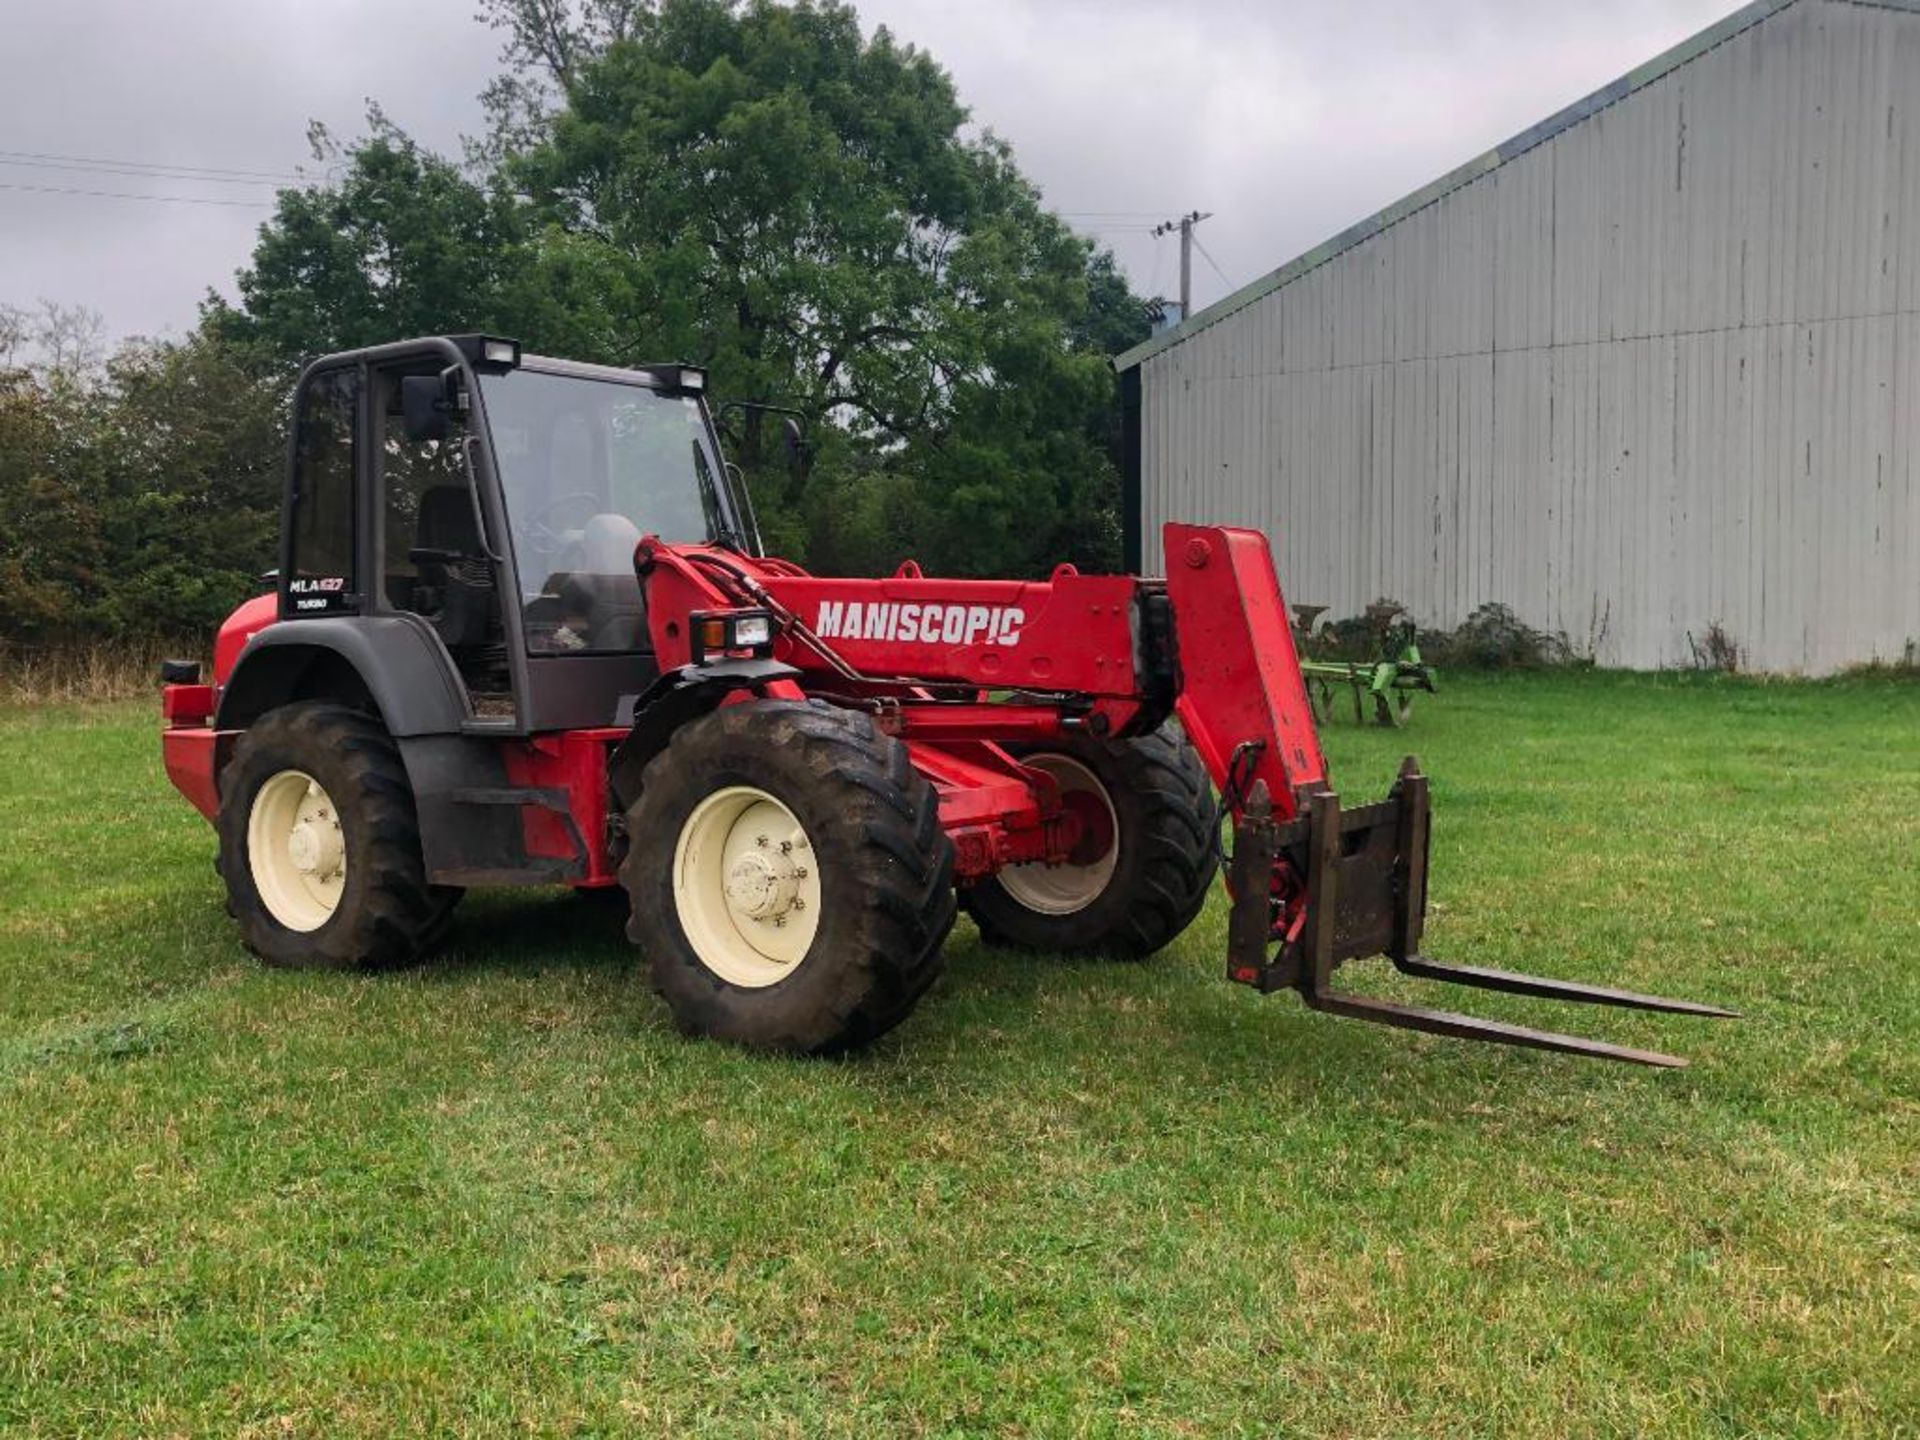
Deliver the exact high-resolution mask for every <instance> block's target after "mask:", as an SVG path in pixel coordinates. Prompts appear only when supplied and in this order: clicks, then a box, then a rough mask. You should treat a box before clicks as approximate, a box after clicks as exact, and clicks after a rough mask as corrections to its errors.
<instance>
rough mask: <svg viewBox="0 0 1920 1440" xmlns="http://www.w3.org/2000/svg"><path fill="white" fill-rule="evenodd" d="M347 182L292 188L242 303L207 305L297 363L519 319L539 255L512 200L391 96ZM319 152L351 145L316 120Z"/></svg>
mask: <svg viewBox="0 0 1920 1440" xmlns="http://www.w3.org/2000/svg"><path fill="white" fill-rule="evenodd" d="M368 121H369V133H368V134H367V136H366V137H365V138H364V139H362V140H361V141H360V142H358V143H357V144H356V145H354V146H353V147H352V149H351V151H350V153H349V154H348V155H347V156H346V159H347V164H346V165H345V168H344V172H343V174H342V176H341V178H340V180H339V181H338V183H336V184H333V185H326V186H316V187H313V188H309V189H288V190H282V191H281V192H280V193H279V196H278V197H277V199H276V203H275V208H274V214H273V217H272V219H270V220H269V221H268V222H267V224H265V225H263V226H262V227H261V230H260V236H259V239H258V241H257V242H256V244H255V246H254V251H253V257H252V261H251V263H250V264H249V266H248V267H247V269H245V270H243V271H242V272H241V274H240V277H239V290H240V300H241V305H240V308H239V309H238V310H237V311H236V310H233V309H231V308H230V307H228V306H226V305H225V304H224V303H223V302H222V301H220V300H219V299H218V298H217V297H210V298H209V301H208V305H207V312H208V314H209V316H210V318H211V320H212V322H213V324H214V325H215V327H216V328H217V329H218V330H219V331H220V332H221V333H222V334H223V335H225V336H227V337H228V338H231V339H236V340H240V341H243V342H245V343H247V344H249V345H253V346H257V347H259V348H260V350H261V352H262V353H263V354H265V355H267V356H269V357H271V358H272V359H273V360H275V361H277V362H278V363H279V364H281V365H282V366H283V367H291V366H292V365H294V364H295V363H297V362H298V361H300V360H302V359H305V358H309V357H311V356H314V355H320V354H326V353H328V352H330V351H334V350H343V349H350V348H353V347H356V346H361V345H374V344H380V343H382V342H384V341H388V340H395V339H401V338H404V337H406V336H409V335H417V334H422V333H430V332H433V331H478V330H500V329H511V328H513V327H512V323H511V322H512V321H513V320H514V319H515V318H516V314H515V311H514V307H513V304H512V302H511V300H510V299H509V298H508V297H509V295H510V293H511V291H512V289H513V286H514V277H515V275H516V274H517V268H518V266H519V265H520V263H521V262H522V261H523V259H524V258H525V256H526V253H527V252H526V249H525V247H524V246H523V244H522V243H521V236H520V233H519V231H518V228H517V221H518V217H519V211H518V209H517V208H516V206H515V205H514V204H513V203H511V201H510V200H509V199H508V198H506V197H504V196H501V195H497V194H493V193H490V192H489V191H488V190H486V189H484V188H483V187H481V186H480V185H478V184H475V183H474V182H472V181H471V180H469V179H468V178H466V177H465V176H464V175H463V174H462V173H461V171H460V168H459V167H458V166H457V165H455V164H453V163H452V162H451V161H448V160H445V159H443V158H441V157H439V156H436V155H433V154H431V153H429V152H428V151H426V150H424V149H422V148H421V147H420V146H419V145H418V144H416V143H415V142H414V141H413V140H412V139H410V138H409V137H408V136H407V135H405V134H403V133H402V132H401V131H400V130H399V129H398V128H397V127H396V126H394V125H393V124H392V123H391V122H390V121H389V120H387V118H386V117H385V115H383V114H382V113H381V112H380V110H379V109H378V107H375V108H374V109H373V110H372V112H371V113H370V115H369V117H368ZM312 138H313V146H314V156H315V159H316V160H330V159H334V158H338V156H339V154H340V149H339V147H338V146H337V144H336V142H335V141H334V140H333V139H332V137H331V136H329V135H328V134H327V132H326V131H325V130H324V129H323V128H321V127H318V126H316V127H315V129H314V131H313V137H312Z"/></svg>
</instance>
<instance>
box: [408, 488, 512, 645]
mask: <svg viewBox="0 0 1920 1440" xmlns="http://www.w3.org/2000/svg"><path fill="white" fill-rule="evenodd" d="M413 544H414V548H413V549H412V551H411V552H410V553H409V556H408V558H409V559H411V560H412V561H413V562H414V564H415V565H416V566H417V567H418V569H419V576H420V578H419V582H418V583H417V584H416V585H415V587H414V604H413V609H414V610H415V611H416V612H417V613H419V614H420V615H421V616H422V617H424V618H425V619H426V620H427V621H428V623H430V624H431V625H432V626H433V628H434V629H435V630H436V631H437V632H439V635H440V638H441V640H442V641H444V642H445V643H446V646H447V648H448V649H449V650H456V649H460V648H463V647H471V646H475V645H484V644H485V643H486V642H487V639H488V632H489V630H490V629H491V628H492V623H493V619H494V613H495V612H494V607H495V604H496V602H497V595H496V593H495V592H496V587H495V585H494V579H493V564H492V562H491V561H489V560H488V559H487V556H486V551H485V549H484V548H483V547H482V546H481V544H480V528H479V526H478V524H477V523H476V522H475V520H474V516H473V496H472V495H471V494H470V493H469V492H468V490H467V487H466V486H464V485H434V486H430V487H429V488H427V489H426V490H423V491H422V492H421V493H420V515H419V519H418V521H417V522H416V524H415V529H414V542H413Z"/></svg>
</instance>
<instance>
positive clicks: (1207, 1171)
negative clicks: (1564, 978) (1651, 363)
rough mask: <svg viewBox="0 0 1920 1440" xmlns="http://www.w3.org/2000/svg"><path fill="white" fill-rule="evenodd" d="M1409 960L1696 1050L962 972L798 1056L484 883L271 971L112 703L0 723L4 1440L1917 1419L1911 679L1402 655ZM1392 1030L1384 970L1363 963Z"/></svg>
mask: <svg viewBox="0 0 1920 1440" xmlns="http://www.w3.org/2000/svg"><path fill="white" fill-rule="evenodd" d="M1327 741H1328V748H1329V750H1330V752H1331V758H1332V760H1333V763H1334V766H1335V774H1336V777H1337V778H1338V779H1339V780H1341V781H1342V783H1343V786H1344V789H1345V791H1346V793H1347V794H1348V795H1349V796H1350V797H1354V798H1360V797H1371V796H1372V795H1374V794H1377V793H1378V792H1379V791H1381V790H1382V789H1383V788H1384V786H1385V785H1386V783H1387V781H1388V779H1389V778H1390V776H1391V774H1392V771H1393V768H1394V765H1395V763H1396V762H1397V760H1398V758H1399V749H1400V747H1401V746H1402V744H1403V743H1405V744H1410V745H1412V746H1414V747H1415V748H1417V749H1418V750H1419V752H1420V754H1421V757H1422V760H1423V761H1424V762H1425V763H1426V765H1427V766H1428V768H1429V769H1430V770H1431V772H1432V773H1433V774H1434V776H1435V781H1434V797H1435V805H1436V813H1437V821H1436V826H1437V828H1436V832H1435V851H1434V863H1435V867H1436V871H1435V882H1434V884H1435V899H1436V900H1437V902H1438V913H1437V914H1436V916H1435V917H1434V920H1433V923H1432V925H1431V927H1430V929H1429V941H1430V948H1431V949H1432V950H1433V951H1434V953H1436V954H1438V955H1440V956H1442V957H1444V958H1450V959H1454V960H1460V961H1476V962H1484V963H1490V964H1496V965H1499V964H1512V965H1520V966H1524V967H1526V968H1536V969H1540V970H1544V971H1548V972H1551V973H1557V974H1564V975H1569V976H1574V977H1578V978H1584V979H1593V980H1598V981H1602V982H1604V983H1614V984H1620V985H1626V986H1630V987H1634V988H1642V989H1653V990H1659V991H1663V992H1667V993H1671V994H1677V995H1687V996H1693V997H1697V998H1702V999H1712V1000H1718V1001H1721V1002H1724V1003H1727V1004H1731V1005H1733V1006H1735V1007H1737V1008H1739V1009H1741V1010H1743V1011H1745V1012H1746V1014H1747V1016H1748V1018H1746V1019H1745V1020H1742V1021H1738V1022H1711V1021H1700V1020H1684V1019H1678V1018H1660V1017H1643V1016H1635V1015H1630V1014H1623V1013H1618V1012H1606V1011H1591V1010H1578V1009H1575V1008H1574V1007H1559V1006H1550V1005H1545V1004H1540V1003H1533V1002H1527V1001H1523V1000H1503V999H1501V998H1500V997H1494V996H1484V997H1482V996H1475V995H1471V994H1467V993H1465V992H1453V993H1452V994H1448V995H1442V996H1439V997H1435V998H1437V999H1439V1000H1440V1001H1441V1002H1442V1003H1448V1004H1459V1005H1462V1006H1463V1007H1465V1008H1473V1009H1476V1010H1478V1011H1480V1012H1481V1013H1486V1014H1490V1015H1497V1016H1501V1017H1504V1018H1511V1019H1522V1020H1525V1019H1533V1020H1536V1021H1537V1022H1538V1023H1545V1024H1560V1025H1566V1026H1570V1027H1572V1028H1576V1029H1581V1030H1584V1031H1586V1032H1587V1033H1592V1034H1597V1035H1601V1036H1604V1037H1608V1038H1614V1039H1618V1040H1621V1041H1624V1042H1626V1043H1631V1044H1639V1045H1649V1046H1653V1047H1655V1048H1672V1049H1678V1050H1680V1051H1681V1052H1682V1053H1686V1054H1689V1055H1691V1056H1692V1057H1693V1058H1694V1062H1695V1063H1694V1067H1693V1068H1692V1069H1690V1070H1686V1071H1681V1072H1672V1073H1660V1072H1653V1071H1643V1070H1636V1069H1628V1068H1625V1067H1619V1066H1607V1065H1601V1064H1598V1063H1595V1062H1580V1061H1574V1060H1569V1059H1564V1058H1555V1057H1550V1056H1542V1055H1537V1054H1532V1053H1527V1052H1520V1051H1510V1050H1499V1049H1494V1048H1491V1047H1484V1046H1469V1045H1465V1044H1461V1043H1457V1042H1450V1041H1444V1040H1437V1039H1430V1038H1427V1037H1421V1036H1413V1035H1408V1034H1405V1033H1401V1032H1396V1031H1388V1030H1383V1029H1379V1028H1375V1027H1370V1026H1363V1025H1360V1024H1356V1023H1353V1022H1345V1021H1339V1020H1334V1019H1329V1018H1326V1017H1321V1016H1316V1015H1313V1014H1310V1013H1308V1012H1306V1011H1305V1010H1304V1009H1302V1008H1301V1007H1300V1006H1299V1005H1298V1004H1297V1003H1295V1002H1294V1001H1292V1000H1291V999H1290V998H1288V997H1273V998H1268V999H1262V998H1261V997H1259V996H1257V995H1254V994H1252V993H1251V992H1249V991H1246V990H1243V989H1240V988H1238V987H1233V986H1229V985H1227V984H1225V983H1224V982H1223V981H1222V980H1221V979H1220V978H1219V972H1220V969H1221V965H1222V957H1223V949H1222V947H1223V944H1224V928H1225V915H1224V910H1223V908H1222V907H1221V905H1220V903H1219V901H1218V900H1217V899H1216V901H1215V902H1214V903H1213V904H1212V905H1211V906H1210V908H1209V910H1208V911H1207V912H1206V914H1205V915H1204V916H1203V918H1202V920H1201V921H1200V923H1199V924H1197V925H1196V926H1195V927H1194V928H1193V930H1192V931H1190V932H1189V933H1188V934H1187V936H1186V937H1184V939H1183V940H1182V941H1181V942H1180V943H1179V944H1178V945H1177V946H1175V947H1174V948H1173V949H1172V950H1171V951H1169V952H1168V953H1166V954H1164V955H1162V956H1161V957H1159V958H1158V959H1157V960H1155V961H1153V962H1150V963H1147V964H1144V965H1112V964H1101V963H1094V962H1065V961H1060V960H1049V959H1046V958H1041V957H1020V956H1013V955H1005V954H998V953H990V952H988V951H985V950H983V949H982V948H981V947H980V946H979V945H978V943H977V941H976V940H975V938H974V936H973V932H972V931H971V929H969V928H968V927H967V926H966V924H965V923H964V922H963V923H962V925H961V927H960V928H959V930H958V931H956V933H955V935H954V938H953V940H952V942H951V944H950V947H949V956H950V968H949V973H948V977H947V979H946V980H945V981H944V982H943V983H942V984H941V986H940V987H938V988H937V989H936V990H935V991H934V992H933V994H932V995H931V996H930V997H929V998H928V1000H927V1002H926V1003H924V1004H923V1005H922V1007H921V1009H920V1011H919V1013H918V1014H917V1015H916V1016H915V1017H914V1018H913V1019H912V1020H911V1021H910V1022H909V1023H908V1024H907V1025H906V1026H905V1027H903V1029H901V1030H900V1031H898V1032H896V1034H895V1035H894V1036H893V1037H891V1038H890V1039H889V1040H888V1041H886V1042H884V1043H883V1044H882V1045H881V1046H880V1047H879V1048H878V1049H877V1050H875V1051H874V1052H872V1053H870V1054H867V1055H865V1056H862V1057H859V1058H857V1059H855V1060H852V1061H849V1062H841V1063H805V1062H794V1061H786V1060H773V1059H761V1058H754V1057H750V1056H747V1055H743V1054H738V1053H734V1052H732V1051H729V1050H725V1049H721V1048H718V1047H716V1046H712V1045H702V1044H692V1043H688V1042H685V1041H682V1040H680V1039H678V1038H676V1037H675V1036H674V1035H673V1034H672V1033H671V1032H670V1030H669V1029H668V1027H667V1025H666V1022H665V1017H664V1014H663V1011H662V1010H661V1008H660V1007H659V1005H658V1004H657V1002H656V1001H655V1000H654V999H653V998H652V996H651V995H650V994H649V992H648V990H647V988H646V986H645V984H644V982H643V979H642V976H641V972H640V970H639V968H638V966H637V965H636V963H635V960H634V957H633V955H632V954H631V952H630V951H629V950H628V948H627V946H626V945H625V943H624V941H623V940H622V939H621V936H620V923H619V919H618V918H617V917H616V916H615V915H614V914H613V913H612V911H611V910H609V909H608V908H607V907H605V906H602V905H596V904H594V903H591V902H586V901H581V900H578V899H575V898H573V897H570V896H553V897H548V896H520V897H516V896H483V897H478V898H475V899H470V900H469V901H468V903H467V904H466V906H464V907H463V909H462V911H461V918H460V920H459V923H458V924H457V926H456V928H455V930H454V933H453V937H452V940H451V942H450V945H449V949H448V950H447V952H446V953H444V954H443V955H442V956H440V957H439V958H438V959H437V960H436V961H434V962H433V963H431V964H429V965H427V966H425V967H423V968H421V969H418V970H416V971H413V972H410V973H403V974H400V975H395V976H385V977H374V978H360V977H341V976H314V975H289V974H277V973H271V972H266V971H263V970H262V969H260V968H259V967H258V966H257V965H256V964H255V963H254V962H252V961H251V960H250V959H249V958H248V957H247V956H246V955H245V954H244V953H243V952H242V951H241V949H240V946H239V943H238V941H237V939H236V937H235V933H234V930H233V928H232V926H231V925H230V923H229V922H228V921H227V919H226V917H225V915H224V913H223V911H222V902H221V894H220V891H219V889H218V886H217V883H216V881H215V877H214V875H213V872H212V869H211V866H210V863H209V862H210V857H211V855H212V853H213V841H212V835H211V832H210V831H209V830H208V828H207V827H206V826H205V824H204V823H203V822H202V821H201V820H200V819H199V818H198V817H197V816H196V815H194V814H193V813H192V811H191V810H190V809H189V808H188V807H187V806H186V805H185V804H184V803H183V802H181V801H180V800H179V799H178V798H177V797H175V796H174V795H173V793H172V792H171V791H170V790H169V789H168V787H167V785H166V782H165V779H164V777H163V776H162V774H161V771H160V767H159V763H158V745H157V741H156V738H155V735H154V733H153V726H152V724H151V721H150V716H149V713H148V710H147V707H144V706H141V707H130V706H125V705H119V706H101V707H93V708H57V709H41V710H32V709H18V708H16V709H11V710H0V1432H6V1433H11V1434H20V1435H26V1436H38V1435H89V1436H105V1435H121V1434H126V1435H134V1434H140V1435H173V1434H220V1435H258V1436H283V1435H309V1436H328V1437H331V1436H362V1435H365V1436H373V1435H394V1434H413V1433H421V1432H426V1431H435V1432H444V1433H457V1434H475V1435H495V1434H497V1435H517V1434H525V1433H541V1434H545V1433H558V1434H579V1435H590V1434H692V1433H700V1434H714V1435H741V1436H748V1435H787V1434H793V1435H816V1434H819V1435H849V1436H879V1435H909V1436H919V1435H928V1436H935V1435H1082V1434H1086V1435H1103V1434H1124V1435H1137V1434H1168V1435H1194V1436H1216V1435H1276V1434H1302V1435H1429V1434H1431V1435H1479V1434H1522V1435H1568V1434H1619V1435H1648V1434H1676V1435H1726V1436H1734V1435H1780V1434H1804V1435H1815V1434H1818V1435H1826V1434H1871V1435H1894V1434H1903V1433H1904V1434H1908V1435H1912V1434H1915V1433H1920V1430H1917V1427H1920V1328H1917V1327H1920V685H1915V684H1914V683H1913V682H1911V681H1907V682H1898V681H1890V680H1863V681H1851V682H1840V683H1833V684H1822V685H1798V684H1796V685H1764V684H1754V683H1748V682H1741V681H1709V680H1700V679H1687V678H1668V679H1660V680H1656V679H1650V678H1633V677H1617V676H1604V675H1577V676H1571V677H1566V678H1553V679H1525V680H1508V681H1499V680H1469V679H1455V678H1453V677H1449V678H1448V681H1447V687H1446V693H1445V694H1443V695H1442V696H1441V697H1440V698H1439V699H1438V700H1437V701H1433V702H1426V703H1423V708H1422V709H1421V710H1420V712H1419V713H1418V714H1417V715H1416V717H1415V721H1414V728H1413V729H1411V730H1410V731H1408V732H1406V733H1405V734H1404V735H1394V734H1383V733H1382V732H1379V731H1374V730H1368V731H1359V730H1356V729H1354V728H1353V727H1352V725H1351V724H1349V723H1342V724H1337V725H1335V726H1334V727H1332V728H1331V729H1330V730H1329V732H1328V735H1327ZM1368 983H1369V984H1370V985H1377V986H1378V987H1379V988H1381V989H1383V990H1386V991H1388V992H1391V993H1396V994H1406V993H1411V992H1410V991H1409V990H1408V989H1407V987H1405V986H1402V985H1396V984H1389V983H1386V982H1383V981H1382V982H1376V981H1372V980H1371V979H1370V978H1369V979H1368Z"/></svg>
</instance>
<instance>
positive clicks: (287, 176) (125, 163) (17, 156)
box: [0, 150, 306, 181]
mask: <svg viewBox="0 0 1920 1440" xmlns="http://www.w3.org/2000/svg"><path fill="white" fill-rule="evenodd" d="M0 157H5V158H8V159H13V160H46V161H59V162H61V163H62V164H65V165H80V166H88V167H96V166H97V167H109V166H122V167H126V168H129V169H133V170H177V171H182V172H188V173H191V174H193V175H196V176H214V175H228V176H236V177H239V178H241V179H247V180H262V181H265V180H301V179H304V178H306V177H304V176H301V175H296V174H291V173H289V172H287V171H285V170H235V169H231V168H229V167H227V166H224V165H178V164H174V163H173V162H171V161H166V160H110V159H106V158H103V157H101V156H97V155H53V154H49V153H47V152H45V151H41V150H0Z"/></svg>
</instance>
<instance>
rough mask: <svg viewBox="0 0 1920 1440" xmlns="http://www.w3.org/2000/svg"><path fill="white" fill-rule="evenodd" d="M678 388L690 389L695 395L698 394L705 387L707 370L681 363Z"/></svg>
mask: <svg viewBox="0 0 1920 1440" xmlns="http://www.w3.org/2000/svg"><path fill="white" fill-rule="evenodd" d="M680 388H681V389H682V390H691V391H692V392H693V393H694V394H696V395H697V394H699V393H700V392H701V391H702V390H705V389H706V388H707V372H706V371H704V370H696V369H694V368H693V367H692V366H691V365H682V366H681V367H680Z"/></svg>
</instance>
